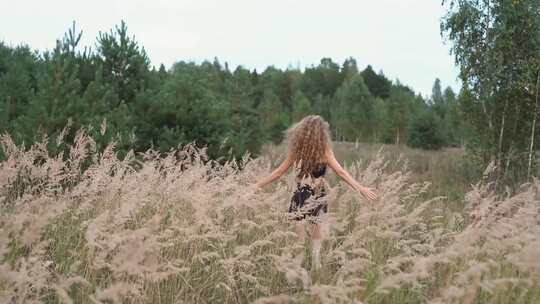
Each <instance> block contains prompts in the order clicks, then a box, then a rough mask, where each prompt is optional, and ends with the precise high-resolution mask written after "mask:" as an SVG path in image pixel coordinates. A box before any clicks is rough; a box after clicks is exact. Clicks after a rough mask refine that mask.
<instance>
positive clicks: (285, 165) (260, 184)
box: [256, 154, 293, 188]
mask: <svg viewBox="0 0 540 304" xmlns="http://www.w3.org/2000/svg"><path fill="white" fill-rule="evenodd" d="M292 164H293V160H292V157H291V155H290V154H288V155H287V158H286V159H285V160H284V161H283V162H282V163H281V165H279V167H277V168H276V170H274V171H273V172H272V173H270V175H268V176H267V177H265V178H263V179H262V180H260V181H259V182H257V184H256V186H257V187H260V188H262V187H264V186H266V185H267V184H269V183H271V182H273V181H275V180H276V179H278V178H280V177H281V176H282V175H283V174H284V173H285V172H287V170H289V168H290V167H291V165H292Z"/></svg>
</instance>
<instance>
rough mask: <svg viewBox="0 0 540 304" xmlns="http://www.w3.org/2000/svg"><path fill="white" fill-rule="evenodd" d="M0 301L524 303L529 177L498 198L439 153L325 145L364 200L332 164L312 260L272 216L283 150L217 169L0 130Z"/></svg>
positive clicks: (280, 210)
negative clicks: (364, 189)
mask: <svg viewBox="0 0 540 304" xmlns="http://www.w3.org/2000/svg"><path fill="white" fill-rule="evenodd" d="M1 142H2V146H3V149H4V151H5V153H6V155H7V160H5V161H3V162H1V163H0V207H1V213H0V302H1V303H31V302H43V303H253V302H255V303H258V304H262V303H538V302H540V262H539V259H538V257H539V256H540V211H539V206H540V204H539V203H540V202H539V196H538V189H540V182H539V181H536V180H535V182H533V183H530V184H526V185H523V186H522V187H521V189H519V190H518V191H517V193H516V194H514V195H512V196H510V195H507V196H504V195H496V194H495V193H493V192H492V190H491V188H492V187H491V185H490V184H489V183H485V182H484V183H482V182H480V181H479V180H478V179H477V178H476V176H478V172H475V170H474V169H473V168H474V166H471V165H470V164H468V163H467V162H466V161H464V160H463V157H462V156H463V152H462V151H460V150H457V149H449V150H443V151H438V152H425V151H418V150H412V149H408V148H404V147H394V146H385V147H383V149H382V150H381V149H380V148H381V147H380V145H367V144H354V143H336V144H335V150H336V154H337V156H338V158H339V159H340V160H342V162H344V163H345V164H346V167H347V169H348V170H349V171H350V172H351V173H352V175H353V176H354V177H355V178H357V179H358V180H359V181H360V182H361V183H362V184H365V185H368V186H370V187H373V188H376V190H377V193H378V195H379V197H380V199H379V201H377V202H375V203H369V202H366V201H365V200H363V199H362V198H361V197H360V196H358V194H356V193H354V192H352V191H351V190H350V189H349V188H348V187H347V186H346V185H344V184H343V183H342V182H339V181H338V180H337V179H336V178H335V176H334V174H333V173H330V174H329V175H330V176H329V178H330V184H331V186H332V188H331V191H330V195H329V196H330V198H331V200H330V213H329V214H328V216H327V217H325V218H324V219H323V220H324V223H325V233H326V238H325V241H324V242H323V248H322V256H321V257H322V261H323V266H322V268H321V269H312V268H311V263H310V262H309V261H310V254H311V252H310V250H309V248H310V244H309V241H306V242H305V243H299V242H298V241H297V240H296V235H295V234H294V233H293V227H292V226H293V224H292V223H291V222H290V221H289V220H287V217H286V214H285V211H286V210H287V206H288V202H289V199H290V196H291V193H292V190H293V186H294V182H293V181H294V176H293V174H292V173H290V174H288V175H287V176H286V177H285V178H284V179H282V180H280V181H279V182H277V183H275V184H274V185H272V186H270V187H269V188H268V189H265V190H262V191H254V190H253V189H252V188H251V187H249V186H250V185H252V184H253V183H254V182H255V181H256V180H257V179H258V178H259V177H260V176H262V175H264V174H267V173H268V172H269V171H270V170H271V169H272V168H274V166H275V165H276V163H277V162H278V161H279V160H280V158H282V157H283V147H268V148H267V149H266V151H265V153H264V155H265V156H264V157H260V158H257V159H248V158H246V159H245V160H243V161H241V162H239V163H227V164H224V165H221V164H217V163H214V162H208V161H206V158H205V155H204V151H202V150H199V149H195V148H193V147H186V148H185V149H184V150H182V151H173V152H171V153H169V154H167V155H161V156H160V155H158V154H157V153H155V152H153V151H148V152H146V153H144V154H141V155H128V156H127V157H126V158H125V159H124V160H119V159H117V157H116V155H115V153H114V146H111V147H109V148H108V149H107V150H105V151H104V152H103V153H98V152H96V151H95V145H94V143H93V141H92V139H91V138H89V137H88V136H87V135H86V134H85V133H84V132H80V133H79V135H78V137H77V140H76V144H75V145H74V146H72V147H71V150H70V153H69V156H67V157H64V158H63V157H61V156H54V155H53V156H51V155H48V153H47V152H46V149H45V148H44V144H43V143H37V144H35V145H34V146H33V147H32V149H30V150H29V151H23V150H22V149H21V148H20V147H17V146H15V145H14V144H13V143H12V142H11V140H10V138H9V137H8V136H4V137H2V140H1Z"/></svg>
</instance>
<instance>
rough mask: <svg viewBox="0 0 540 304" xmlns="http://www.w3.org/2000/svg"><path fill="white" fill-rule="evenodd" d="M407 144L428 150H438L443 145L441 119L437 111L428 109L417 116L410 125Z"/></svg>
mask: <svg viewBox="0 0 540 304" xmlns="http://www.w3.org/2000/svg"><path fill="white" fill-rule="evenodd" d="M407 144H408V145H409V146H411V147H413V148H422V149H426V150H437V149H440V148H441V147H442V146H443V144H444V137H443V134H442V130H441V121H440V119H439V118H438V117H437V116H436V114H435V113H433V112H431V111H426V112H422V113H421V114H420V115H418V116H416V118H415V119H414V120H413V121H412V122H411V124H410V126H409V138H408V140H407Z"/></svg>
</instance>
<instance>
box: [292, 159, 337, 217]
mask: <svg viewBox="0 0 540 304" xmlns="http://www.w3.org/2000/svg"><path fill="white" fill-rule="evenodd" d="M325 173H326V164H320V165H318V166H317V167H316V168H315V170H313V172H311V174H310V176H309V177H307V178H302V179H300V178H298V180H297V184H296V190H295V191H294V194H293V196H292V198H291V204H290V205H289V213H290V215H291V218H292V219H293V220H297V221H301V220H304V219H307V220H309V221H310V222H314V223H316V222H317V221H318V220H319V216H320V215H321V214H324V213H327V212H328V200H327V197H326V188H325V183H326V182H325V180H324V175H325Z"/></svg>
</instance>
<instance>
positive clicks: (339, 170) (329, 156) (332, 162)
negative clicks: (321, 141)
mask: <svg viewBox="0 0 540 304" xmlns="http://www.w3.org/2000/svg"><path fill="white" fill-rule="evenodd" d="M326 160H327V162H328V165H329V166H330V168H332V170H334V172H336V174H337V175H338V176H339V177H341V178H342V179H343V180H344V181H345V182H346V183H347V184H349V186H351V187H352V188H353V189H354V190H356V191H358V192H360V194H362V195H363V196H364V197H365V198H367V199H369V200H371V201H373V200H376V199H377V194H375V193H374V192H373V191H372V190H371V189H369V188H367V187H364V186H362V185H360V184H359V183H358V182H357V181H356V180H355V179H354V178H352V176H351V175H350V174H349V172H347V170H345V169H343V167H342V166H341V165H340V164H339V162H338V161H337V159H336V157H335V155H334V151H332V149H330V148H329V149H327V150H326Z"/></svg>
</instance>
